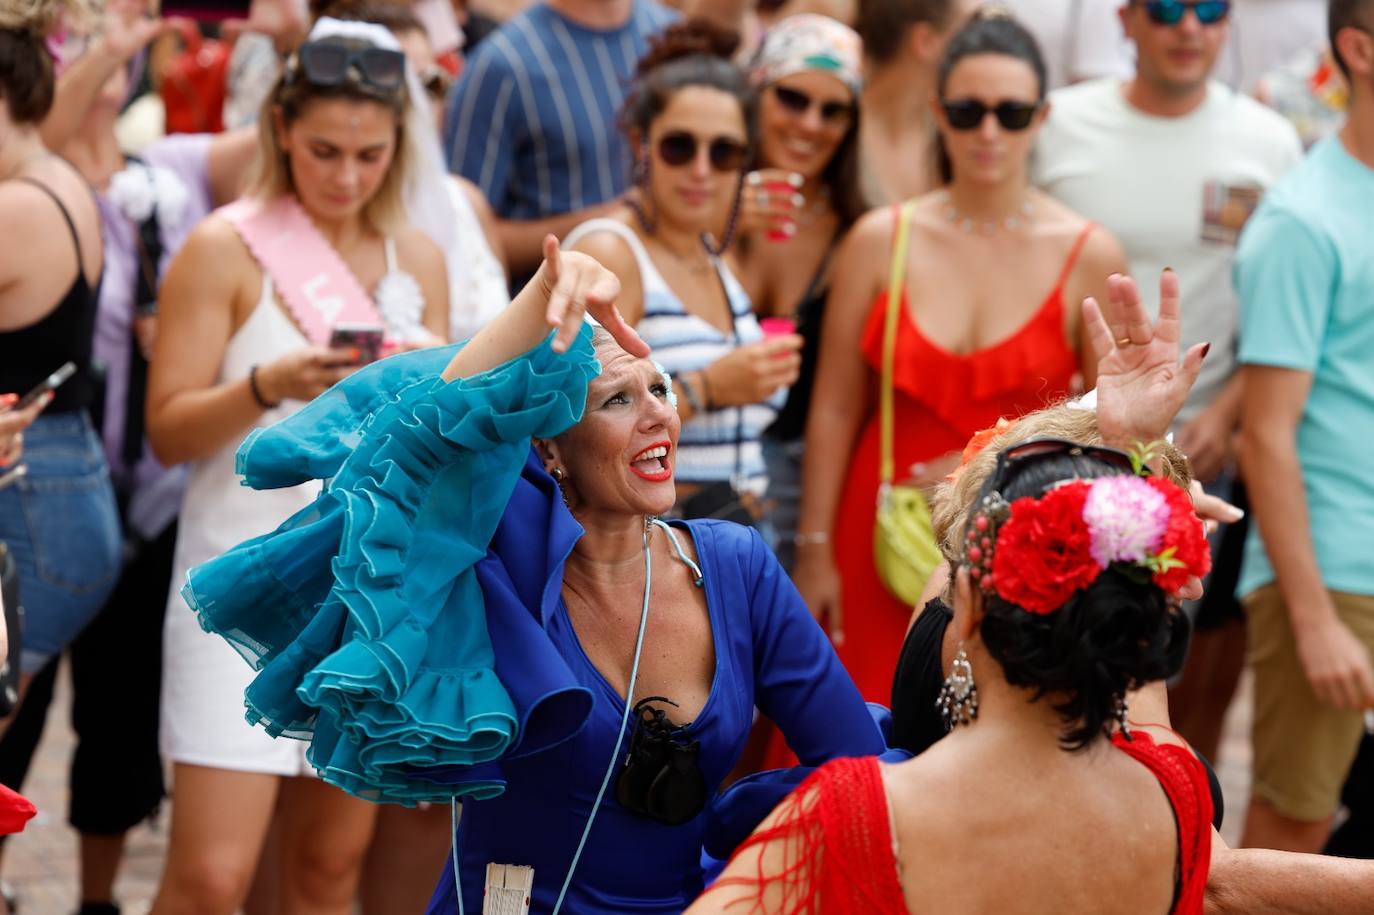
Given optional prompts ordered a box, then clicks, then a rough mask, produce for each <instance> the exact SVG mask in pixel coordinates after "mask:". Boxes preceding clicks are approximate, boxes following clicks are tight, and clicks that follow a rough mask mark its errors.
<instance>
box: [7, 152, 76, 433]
mask: <svg viewBox="0 0 1374 915" xmlns="http://www.w3.org/2000/svg"><path fill="white" fill-rule="evenodd" d="M15 180H16V181H23V182H25V183H28V184H32V185H33V186H34V187H36V188H38V189H39V190H41V191H42V192H43V193H45V194H47V195H48V196H49V197H51V198H52V200H53V203H55V204H57V208H58V209H59V210H60V211H61V212H62V218H63V219H64V220H66V222H67V228H68V229H69V230H70V231H71V233H72V244H73V245H75V247H76V278H75V279H73V280H72V284H71V287H70V288H68V289H67V294H66V295H64V296H63V297H62V299H61V301H59V302H58V303H57V304H56V305H55V306H54V307H53V309H52V310H51V311H49V312H48V313H47V314H46V315H44V316H43V317H42V318H40V319H38V320H37V321H36V322H34V323H33V324H30V325H28V326H27V327H21V328H19V329H18V330H11V331H5V332H0V391H3V392H5V393H14V394H18V395H20V396H21V397H22V396H23V395H24V394H25V393H27V392H28V391H29V390H30V389H31V388H33V387H34V386H35V385H37V384H38V383H39V382H40V381H42V380H43V379H44V378H47V377H48V376H49V375H51V374H52V373H53V372H55V371H57V369H59V368H61V367H62V366H63V365H64V364H65V363H67V362H74V363H76V368H77V372H76V374H75V375H73V376H72V377H71V378H70V379H68V380H67V383H66V384H64V385H62V386H61V387H59V388H58V389H57V396H56V397H54V398H53V402H52V403H51V404H49V405H48V408H47V409H46V410H45V411H44V412H45V413H70V412H73V411H75V410H84V409H86V408H87V407H89V406H90V405H91V404H92V403H93V402H94V400H95V384H94V380H93V378H92V376H91V347H92V346H93V345H94V338H95V314H96V299H97V292H98V288H99V283H97V284H96V288H92V286H91V284H90V283H88V282H87V281H86V270H85V266H84V264H85V261H84V259H83V258H82V257H81V239H80V238H79V237H78V236H77V234H76V224H75V223H73V222H72V217H71V214H70V213H68V212H67V208H66V207H65V206H63V205H62V201H61V200H59V199H58V197H57V195H56V194H54V193H53V192H52V189H51V188H49V187H48V186H47V185H45V184H42V183H41V182H38V181H35V180H34V179H32V178H16V179H15Z"/></svg>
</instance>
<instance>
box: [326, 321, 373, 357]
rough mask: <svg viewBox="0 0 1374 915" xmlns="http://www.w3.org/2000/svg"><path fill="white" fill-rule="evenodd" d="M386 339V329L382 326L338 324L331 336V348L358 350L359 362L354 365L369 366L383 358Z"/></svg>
mask: <svg viewBox="0 0 1374 915" xmlns="http://www.w3.org/2000/svg"><path fill="white" fill-rule="evenodd" d="M385 339H386V328H385V327H382V326H381V325H380V324H336V325H334V331H333V333H332V334H330V336H329V348H330V349H353V350H357V351H358V360H357V362H354V363H353V365H367V364H368V363H369V362H376V361H377V358H378V357H379V356H381V354H382V342H383V341H384V340H385Z"/></svg>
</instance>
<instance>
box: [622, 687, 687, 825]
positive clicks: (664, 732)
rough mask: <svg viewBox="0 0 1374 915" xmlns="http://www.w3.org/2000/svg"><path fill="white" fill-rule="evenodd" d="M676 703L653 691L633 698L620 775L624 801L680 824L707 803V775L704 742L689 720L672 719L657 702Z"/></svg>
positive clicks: (632, 807) (627, 806)
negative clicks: (701, 759) (690, 736)
mask: <svg viewBox="0 0 1374 915" xmlns="http://www.w3.org/2000/svg"><path fill="white" fill-rule="evenodd" d="M655 702H663V703H667V704H668V705H671V706H672V707H673V708H677V703H675V702H673V701H672V700H670V699H665V698H664V697H662V696H649V697H648V698H646V699H641V700H640V701H639V702H638V703H636V704H635V707H634V710H633V713H632V714H633V715H634V719H635V729H634V732H633V733H632V734H631V736H630V752H629V754H628V755H627V756H626V759H625V768H624V769H622V770H621V772H620V778H619V779H618V780H617V781H616V786H615V794H616V799H617V800H618V801H620V806H622V807H624V808H625V809H626V810H630V811H633V812H634V813H638V814H642V815H643V816H647V817H649V818H650V819H652V820H657V821H658V822H660V823H664V824H666V825H668V826H680V825H682V824H683V823H686V822H689V821H691V820H692V819H694V818H695V817H696V816H697V815H698V814H700V813H701V811H703V810H704V809H706V800H707V790H706V779H705V777H704V776H703V775H702V774H701V768H700V765H699V763H698V759H697V757H698V755H699V754H700V752H701V742H700V741H697V740H692V741H689V740H687V728H689V727H690V726H691V725H690V724H686V725H681V726H678V725H674V724H673V723H672V721H671V720H669V718H668V713H667V712H665V711H664V710H663V709H659V708H654V706H653V703H655Z"/></svg>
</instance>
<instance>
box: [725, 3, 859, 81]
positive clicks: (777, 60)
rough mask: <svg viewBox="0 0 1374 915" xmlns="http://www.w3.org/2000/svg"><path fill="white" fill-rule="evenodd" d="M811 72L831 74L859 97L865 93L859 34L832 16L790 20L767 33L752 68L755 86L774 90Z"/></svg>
mask: <svg viewBox="0 0 1374 915" xmlns="http://www.w3.org/2000/svg"><path fill="white" fill-rule="evenodd" d="M808 70H820V71H821V72H823V73H829V74H830V75H831V76H833V77H835V78H836V79H838V80H839V81H840V82H842V83H844V85H845V88H847V89H848V90H849V91H850V93H852V94H853V95H854V96H856V97H857V96H858V94H859V92H860V91H861V90H862V89H863V42H862V41H861V40H860V39H859V33H858V32H855V31H854V30H853V29H851V28H850V27H849V26H847V25H844V24H843V23H840V22H836V21H835V20H834V19H831V18H830V17H829V16H821V15H819V14H816V13H798V14H797V15H795V16H788V17H787V18H786V19H784V20H782V21H781V22H779V23H778V24H777V25H775V26H773V27H772V28H770V29H769V30H768V31H767V32H766V33H764V36H763V42H762V43H761V44H760V45H759V49H758V52H757V54H756V55H755V57H754V61H753V63H752V64H751V65H750V68H749V71H750V76H751V77H752V79H753V82H754V85H755V86H770V85H772V84H773V83H776V82H777V81H778V80H780V79H783V78H785V77H788V76H791V75H792V74H794V73H802V72H805V71H808Z"/></svg>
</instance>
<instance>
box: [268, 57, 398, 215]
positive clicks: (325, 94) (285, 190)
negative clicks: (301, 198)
mask: <svg viewBox="0 0 1374 915" xmlns="http://www.w3.org/2000/svg"><path fill="white" fill-rule="evenodd" d="M325 40H327V41H330V42H331V43H335V42H337V43H339V44H343V45H346V46H348V47H368V46H369V45H368V44H367V43H366V42H360V41H358V40H356V39H339V38H330V39H325ZM291 77H292V70H291V64H290V63H288V65H287V67H286V68H284V70H283V72H282V75H281V76H280V77H278V79H277V82H276V84H275V85H274V86H273V87H272V91H271V92H269V93H268V94H267V99H266V100H265V101H264V102H263V105H262V110H261V111H260V112H259V113H258V155H257V158H256V160H255V161H254V163H253V167H252V170H251V172H250V175H249V178H248V184H247V190H246V192H245V193H246V195H247V196H250V197H257V198H259V199H262V200H271V199H274V198H276V197H280V196H281V195H283V194H294V193H296V185H295V181H294V179H293V177H292V175H291V169H290V166H289V165H288V163H287V161H286V153H285V152H284V151H283V150H282V147H281V141H280V138H279V137H278V136H277V127H276V118H275V117H274V114H275V112H277V111H280V112H281V115H282V125H283V126H284V127H290V126H291V124H292V123H293V122H295V121H296V120H297V119H298V118H300V117H301V115H303V114H304V113H305V110H306V108H307V107H309V106H310V105H311V104H312V103H314V102H317V101H323V100H328V99H344V100H347V101H357V102H372V103H374V104H377V105H381V106H383V107H384V108H386V109H388V110H389V111H391V113H392V114H394V115H395V116H396V149H395V152H394V154H393V156H392V159H391V162H390V164H388V165H387V170H386V177H385V178H383V179H382V184H381V186H380V187H378V188H377V192H376V193H375V194H373V196H372V199H371V200H369V201H368V202H367V204H366V205H365V206H364V207H363V214H362V215H363V219H364V220H365V221H366V222H367V223H368V224H369V225H370V226H371V227H372V228H373V229H375V230H376V231H378V232H380V233H382V234H383V235H390V234H392V233H394V232H395V231H397V230H398V229H399V228H401V227H402V226H404V225H405V224H406V221H407V220H406V205H405V201H406V196H407V194H408V192H409V191H410V189H411V185H412V184H413V183H414V182H415V180H416V176H417V175H418V174H419V168H420V150H419V139H418V138H416V137H412V136H411V135H410V131H409V130H408V129H407V128H408V124H409V121H410V118H409V117H408V115H409V114H410V108H411V101H410V97H409V90H408V88H406V87H405V86H404V85H403V87H402V89H401V90H400V91H399V92H398V93H397V94H396V96H395V97H394V98H385V97H382V96H379V95H378V94H376V93H374V92H369V91H367V90H366V89H365V88H362V87H360V86H358V85H356V84H353V83H352V82H349V81H345V82H344V83H342V84H340V85H338V86H315V85H312V84H311V83H310V82H309V81H308V80H306V79H304V78H303V77H302V78H296V79H292V78H291Z"/></svg>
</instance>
